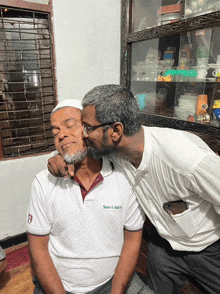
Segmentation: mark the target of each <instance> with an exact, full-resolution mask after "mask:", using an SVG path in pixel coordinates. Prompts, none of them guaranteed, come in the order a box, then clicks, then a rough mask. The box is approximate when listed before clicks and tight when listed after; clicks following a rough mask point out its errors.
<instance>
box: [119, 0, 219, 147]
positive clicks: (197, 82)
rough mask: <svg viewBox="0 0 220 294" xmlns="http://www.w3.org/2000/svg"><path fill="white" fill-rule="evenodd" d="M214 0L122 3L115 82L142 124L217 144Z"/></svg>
mask: <svg viewBox="0 0 220 294" xmlns="http://www.w3.org/2000/svg"><path fill="white" fill-rule="evenodd" d="M218 2H219V1H216V0H212V1H206V0H201V1H197V0H194V1H192V0H186V1H181V2H180V1H177V0H163V1H162V0H155V1H151V0H123V1H122V31H121V37H122V40H121V41H122V42H121V44H122V50H121V84H122V85H123V86H124V87H126V88H127V89H129V90H130V91H131V92H132V93H133V94H134V96H135V97H136V99H137V101H138V104H139V107H140V109H141V112H142V123H143V124H145V125H152V126H162V127H171V128H176V129H181V130H187V131H192V132H196V133H198V134H201V136H203V135H204V136H205V137H206V139H208V140H213V139H216V140H217V141H215V142H214V143H212V144H214V145H215V143H216V144H217V143H218V144H220V143H219V139H220V38H219V33H220V4H219V3H218ZM216 148H217V149H218V148H219V149H218V150H220V147H219V146H218V147H216ZM218 150H216V151H218Z"/></svg>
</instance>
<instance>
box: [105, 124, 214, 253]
mask: <svg viewBox="0 0 220 294" xmlns="http://www.w3.org/2000/svg"><path fill="white" fill-rule="evenodd" d="M143 129H144V137H145V138H144V144H145V146H144V153H143V158H142V161H141V164H140V166H139V167H138V169H135V168H134V167H133V165H132V164H131V163H130V162H129V161H127V160H124V159H123V158H122V157H119V156H117V155H115V154H113V155H111V159H112V160H113V161H114V162H115V163H116V164H118V165H119V166H120V167H121V168H122V170H123V172H124V173H125V175H126V176H127V178H128V179H129V182H130V184H131V185H132V186H133V189H134V190H135V192H136V195H137V198H138V200H139V203H140V204H141V206H142V208H143V209H144V211H145V213H146V215H147V216H148V217H149V219H150V221H151V222H152V223H153V225H154V226H155V227H156V229H157V231H158V233H159V234H160V235H161V236H162V237H163V238H165V239H166V240H168V241H169V242H170V244H171V246H172V247H173V249H175V250H185V251H201V250H202V249H204V248H206V247H207V246H209V245H211V244H212V243H214V242H215V241H216V240H218V239H219V238H220V215H219V214H218V213H217V211H218V212H219V206H220V157H219V156H217V155H216V154H215V153H214V152H213V151H212V150H211V149H210V148H209V147H208V146H207V145H206V144H205V143H204V141H203V140H201V139H200V138H199V137H197V136H195V135H193V134H191V133H188V132H184V131H178V130H174V129H168V128H157V127H143ZM177 200H183V201H185V202H186V204H187V206H188V209H187V210H186V211H184V212H183V213H180V214H176V215H172V217H171V216H170V215H168V213H167V212H165V210H164V209H163V204H164V203H166V202H170V201H177Z"/></svg>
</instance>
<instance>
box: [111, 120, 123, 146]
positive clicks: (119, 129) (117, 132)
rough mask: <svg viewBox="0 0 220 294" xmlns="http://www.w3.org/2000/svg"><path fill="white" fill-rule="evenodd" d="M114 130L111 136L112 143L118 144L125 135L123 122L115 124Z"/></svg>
mask: <svg viewBox="0 0 220 294" xmlns="http://www.w3.org/2000/svg"><path fill="white" fill-rule="evenodd" d="M112 129H113V131H112V134H111V138H112V141H114V142H118V141H119V140H120V139H121V137H122V135H123V133H124V126H123V124H122V123H121V122H116V123H114V124H113V126H112Z"/></svg>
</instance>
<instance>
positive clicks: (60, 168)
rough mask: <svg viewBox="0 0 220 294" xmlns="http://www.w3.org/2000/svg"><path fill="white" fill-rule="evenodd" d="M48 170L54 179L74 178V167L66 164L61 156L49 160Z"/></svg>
mask: <svg viewBox="0 0 220 294" xmlns="http://www.w3.org/2000/svg"><path fill="white" fill-rule="evenodd" d="M47 168H48V170H49V172H50V173H51V174H52V175H53V176H54V177H65V178H67V177H68V176H70V177H73V176H74V172H75V167H74V165H72V164H66V163H65V161H64V160H63V157H62V156H61V155H60V154H58V155H56V156H53V157H51V158H50V159H49V160H48V163H47Z"/></svg>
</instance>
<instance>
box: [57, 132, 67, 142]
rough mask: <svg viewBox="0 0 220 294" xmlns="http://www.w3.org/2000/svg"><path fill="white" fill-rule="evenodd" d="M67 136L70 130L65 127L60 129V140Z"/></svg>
mask: <svg viewBox="0 0 220 294" xmlns="http://www.w3.org/2000/svg"><path fill="white" fill-rule="evenodd" d="M66 137H68V132H67V131H66V130H65V129H60V131H59V140H60V141H62V140H63V139H64V138H66Z"/></svg>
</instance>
